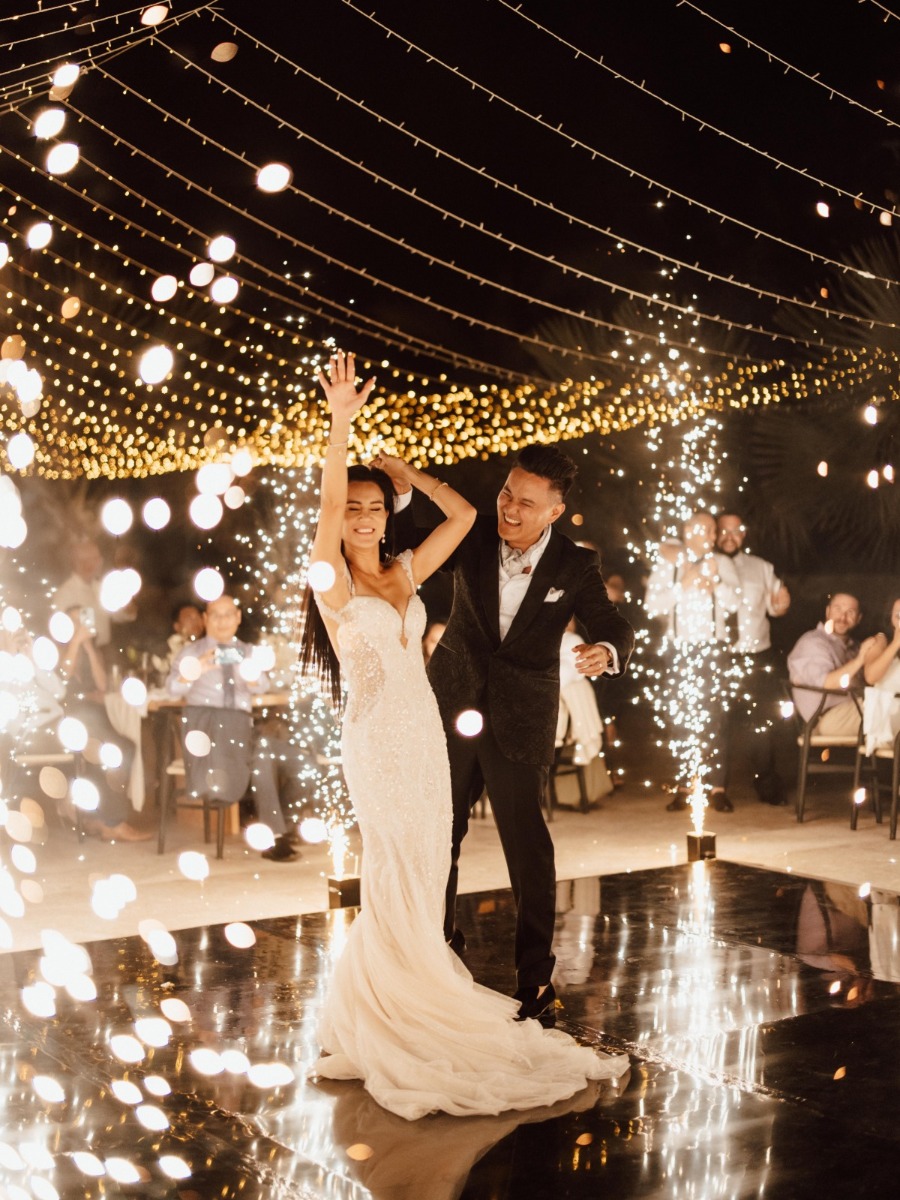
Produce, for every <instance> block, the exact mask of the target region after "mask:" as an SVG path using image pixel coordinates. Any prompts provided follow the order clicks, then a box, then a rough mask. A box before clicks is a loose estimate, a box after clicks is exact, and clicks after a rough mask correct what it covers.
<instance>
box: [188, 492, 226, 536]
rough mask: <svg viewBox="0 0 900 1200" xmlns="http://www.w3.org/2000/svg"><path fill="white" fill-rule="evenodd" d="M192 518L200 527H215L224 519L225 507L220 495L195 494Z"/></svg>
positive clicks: (191, 509) (191, 508) (191, 510)
mask: <svg viewBox="0 0 900 1200" xmlns="http://www.w3.org/2000/svg"><path fill="white" fill-rule="evenodd" d="M189 511H190V514H191V520H192V521H193V522H194V524H195V525H196V526H197V528H198V529H213V528H214V527H215V526H216V525H218V523H219V522H220V521H221V520H222V514H223V513H224V511H225V510H224V509H223V508H222V501H221V500H220V499H219V497H218V496H207V495H203V494H202V493H201V495H199V496H195V497H194V499H193V500H192V501H191V507H190V510H189Z"/></svg>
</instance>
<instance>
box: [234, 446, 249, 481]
mask: <svg viewBox="0 0 900 1200" xmlns="http://www.w3.org/2000/svg"><path fill="white" fill-rule="evenodd" d="M231 470H232V473H233V474H234V475H236V476H238V478H241V477H242V476H244V475H249V474H250V472H251V471H252V470H253V455H252V454H251V453H250V451H249V450H248V449H247V448H246V447H245V446H242V447H241V448H240V450H235V452H234V454H232V456H231Z"/></svg>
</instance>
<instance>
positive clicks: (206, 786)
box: [166, 595, 296, 862]
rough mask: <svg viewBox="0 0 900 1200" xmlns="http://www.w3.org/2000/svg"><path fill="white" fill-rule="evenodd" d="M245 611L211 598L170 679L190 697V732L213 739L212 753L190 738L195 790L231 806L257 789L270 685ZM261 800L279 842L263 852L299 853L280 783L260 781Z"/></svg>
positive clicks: (174, 690)
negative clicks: (257, 740) (257, 731)
mask: <svg viewBox="0 0 900 1200" xmlns="http://www.w3.org/2000/svg"><path fill="white" fill-rule="evenodd" d="M241 616H242V614H241V609H240V605H239V604H238V602H237V601H236V600H235V599H234V598H233V597H232V596H227V595H226V596H220V597H219V599H218V600H213V601H211V602H210V603H209V604H208V605H207V606H206V615H205V627H206V634H205V636H204V637H202V638H199V639H198V640H197V641H196V642H191V643H189V644H188V645H186V646H184V647H183V648H182V650H181V651H179V653H178V655H177V656H176V658H175V661H174V662H173V663H172V668H171V670H170V672H169V678H168V680H167V682H166V687H167V690H168V691H169V693H170V695H172V696H179V697H182V698H183V699H184V701H185V709H184V714H183V716H182V726H183V729H184V732H185V734H186V735H187V734H190V733H191V732H192V731H198V732H200V733H204V734H206V735H207V736H208V738H209V741H210V749H209V751H208V753H206V754H197V753H195V752H193V750H192V748H191V739H190V738H189V737H186V739H185V745H184V765H185V782H186V785H187V789H188V791H189V793H190V794H191V795H192V796H206V797H207V798H208V799H210V800H217V801H219V802H220V803H224V804H233V803H234V802H235V801H237V800H240V799H242V798H243V796H244V794H245V793H246V792H247V791H248V789H249V788H250V785H251V776H252V774H253V770H254V761H255V750H254V731H253V715H252V714H253V696H254V695H255V694H257V693H260V692H265V691H266V690H267V689H268V686H269V681H268V678H267V676H266V674H265V672H263V671H260V670H259V669H258V667H257V666H256V665H255V664H254V662H253V647H252V646H250V645H248V644H247V643H246V642H242V641H240V640H239V639H238V638H237V636H236V635H237V631H238V628H239V627H240V624H241ZM201 740H202V739H201ZM259 778H260V779H266V780H268V779H270V778H271V770H270V764H269V763H264V764H263V765H262V766H261V768H260V771H259ZM254 799H255V801H256V809H257V817H258V819H259V820H260V821H261V822H263V824H265V825H268V826H269V828H270V829H271V830H272V832H273V833H274V834H275V844H274V846H272V847H271V848H270V849H269V850H265V851H263V856H264V857H265V858H269V859H273V860H274V861H276V862H280V861H286V860H289V859H292V858H296V853H295V851H294V849H293V847H292V846H291V842H290V838H289V836H288V833H287V824H286V822H285V819H284V814H283V812H282V809H281V804H280V803H279V800H278V793H277V789H276V788H274V787H272V788H270V787H258V788H257V789H256V790H255V793H254Z"/></svg>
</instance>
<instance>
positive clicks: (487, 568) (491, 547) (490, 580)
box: [478, 534, 500, 645]
mask: <svg viewBox="0 0 900 1200" xmlns="http://www.w3.org/2000/svg"><path fill="white" fill-rule="evenodd" d="M478 583H479V589H480V591H481V603H482V605H483V606H484V615H485V617H486V618H487V627H488V631H489V632H490V634H491V637H492V638H493V639H494V642H495V644H497V645H499V644H500V540H499V538H498V537H497V535H496V534H494V535H493V536H491V537H488V538H486V539H485V541H484V542H483V543H482V546H481V562H480V564H479V579H478Z"/></svg>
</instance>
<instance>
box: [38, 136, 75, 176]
mask: <svg viewBox="0 0 900 1200" xmlns="http://www.w3.org/2000/svg"><path fill="white" fill-rule="evenodd" d="M79 157H80V155H79V152H78V147H77V146H76V145H75V143H74V142H59V143H58V144H57V145H56V146H53V147H52V148H51V149H50V150H48V151H47V159H46V163H45V165H46V167H47V171H48V173H49V174H50V175H67V174H68V173H69V171H71V170H73V169H74V168H75V167H77V166H78V159H79Z"/></svg>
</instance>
